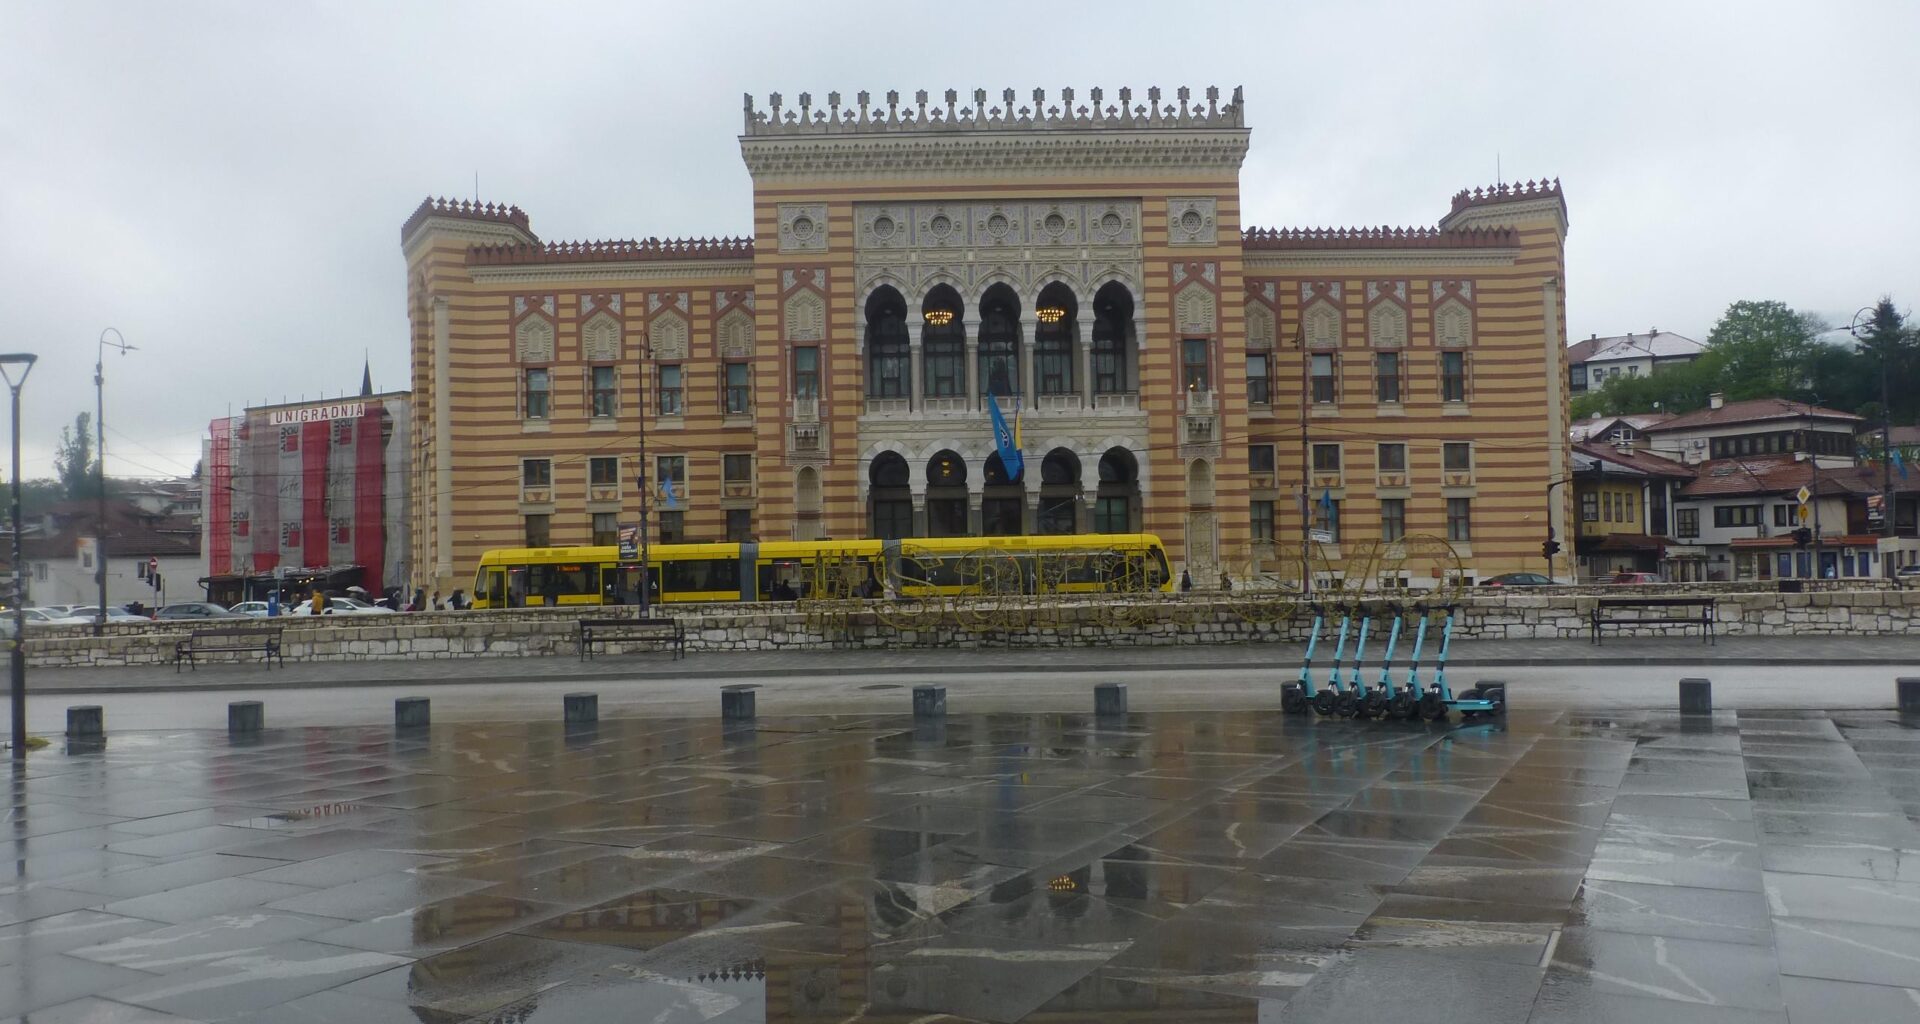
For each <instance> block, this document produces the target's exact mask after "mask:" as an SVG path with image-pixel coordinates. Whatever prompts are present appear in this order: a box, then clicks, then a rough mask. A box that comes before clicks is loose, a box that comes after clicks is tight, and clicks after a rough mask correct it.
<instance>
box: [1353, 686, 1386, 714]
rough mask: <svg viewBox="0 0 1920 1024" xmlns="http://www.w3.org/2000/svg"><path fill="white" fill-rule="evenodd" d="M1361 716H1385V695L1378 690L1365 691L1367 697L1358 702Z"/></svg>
mask: <svg viewBox="0 0 1920 1024" xmlns="http://www.w3.org/2000/svg"><path fill="white" fill-rule="evenodd" d="M1360 717H1361V718H1385V717H1387V695H1386V694H1385V693H1383V692H1381V691H1379V690H1369V691H1367V697H1366V699H1365V700H1363V701H1361V702H1360Z"/></svg>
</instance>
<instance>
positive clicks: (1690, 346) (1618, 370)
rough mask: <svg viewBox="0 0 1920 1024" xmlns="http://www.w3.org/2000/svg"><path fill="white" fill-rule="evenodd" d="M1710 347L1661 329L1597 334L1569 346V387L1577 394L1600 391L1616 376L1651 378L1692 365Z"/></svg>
mask: <svg viewBox="0 0 1920 1024" xmlns="http://www.w3.org/2000/svg"><path fill="white" fill-rule="evenodd" d="M1706 350H1707V347H1706V346H1705V345H1702V344H1700V343H1699V342H1697V341H1695V340H1693V339H1692V338H1689V337H1687V336H1685V335H1682V334H1675V333H1673V332H1672V331H1663V330H1661V329H1660V328H1658V327H1655V328H1653V329H1652V330H1650V331H1648V332H1647V333H1645V334H1621V335H1617V336H1615V337H1611V338H1602V337H1600V336H1599V335H1597V334H1596V335H1593V336H1592V337H1589V338H1588V339H1587V340H1585V341H1576V342H1574V343H1573V344H1572V345H1570V346H1568V347H1567V386H1568V387H1569V388H1570V389H1572V391H1573V392H1574V393H1575V394H1579V393H1581V392H1584V391H1590V390H1591V391H1598V390H1599V389H1600V388H1601V386H1602V385H1604V384H1606V382H1607V381H1608V380H1610V379H1612V378H1614V377H1651V376H1653V373H1654V371H1655V370H1660V369H1663V368H1665V367H1669V366H1679V365H1683V364H1686V363H1691V362H1693V361H1694V360H1695V359H1698V358H1700V355H1701V353H1703V352H1705V351H1706Z"/></svg>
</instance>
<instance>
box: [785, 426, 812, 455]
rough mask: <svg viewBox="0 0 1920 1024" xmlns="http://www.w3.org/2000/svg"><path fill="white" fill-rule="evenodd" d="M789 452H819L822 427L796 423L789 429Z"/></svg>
mask: <svg viewBox="0 0 1920 1024" xmlns="http://www.w3.org/2000/svg"><path fill="white" fill-rule="evenodd" d="M787 431H788V433H787V450H788V451H793V452H817V451H819V450H820V425H819V424H818V423H794V424H790V425H788V427H787Z"/></svg>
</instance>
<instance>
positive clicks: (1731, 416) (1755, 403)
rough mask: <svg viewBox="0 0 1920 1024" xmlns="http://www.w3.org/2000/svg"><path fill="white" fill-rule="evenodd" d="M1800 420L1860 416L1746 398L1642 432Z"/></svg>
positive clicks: (1857, 419)
mask: <svg viewBox="0 0 1920 1024" xmlns="http://www.w3.org/2000/svg"><path fill="white" fill-rule="evenodd" d="M1800 417H1813V418H1815V419H1828V420H1847V421H1849V422H1853V423H1859V422H1861V419H1860V417H1858V416H1855V415H1854V414H1852V413H1850V412H1841V411H1840V410H1838V409H1829V408H1827V407H1825V406H1821V405H1809V404H1807V403H1806V402H1791V401H1788V400H1787V399H1784V398H1749V399H1747V400H1746V401H1744V402H1728V403H1726V404H1725V405H1723V406H1721V407H1720V408H1718V409H1714V408H1706V409H1695V410H1694V411H1692V412H1688V413H1681V414H1680V415H1678V416H1675V417H1674V418H1672V419H1670V420H1667V421H1666V422H1664V423H1660V424H1656V425H1654V426H1650V427H1647V428H1646V431H1647V433H1649V434H1654V433H1660V434H1664V433H1668V432H1671V431H1675V430H1686V429H1687V428H1689V427H1720V426H1728V425H1730V424H1735V423H1759V422H1762V421H1764V420H1786V419H1798V418H1800Z"/></svg>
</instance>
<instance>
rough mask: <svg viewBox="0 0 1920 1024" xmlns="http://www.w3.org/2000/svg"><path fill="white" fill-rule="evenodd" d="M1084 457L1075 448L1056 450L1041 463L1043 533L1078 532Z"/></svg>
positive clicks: (1041, 520) (1039, 525)
mask: <svg viewBox="0 0 1920 1024" xmlns="http://www.w3.org/2000/svg"><path fill="white" fill-rule="evenodd" d="M1079 505H1080V457H1079V456H1078V455H1075V454H1074V453H1073V451H1072V450H1071V449H1067V448H1055V449H1054V450H1052V451H1050V452H1048V453H1047V457H1046V458H1045V459H1043V460H1041V463H1040V520H1039V523H1038V524H1037V526H1038V528H1039V531H1040V532H1041V533H1056V534H1058V533H1075V532H1077V531H1078V528H1079V527H1078V520H1079Z"/></svg>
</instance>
